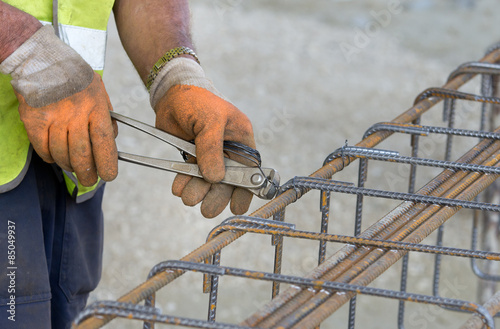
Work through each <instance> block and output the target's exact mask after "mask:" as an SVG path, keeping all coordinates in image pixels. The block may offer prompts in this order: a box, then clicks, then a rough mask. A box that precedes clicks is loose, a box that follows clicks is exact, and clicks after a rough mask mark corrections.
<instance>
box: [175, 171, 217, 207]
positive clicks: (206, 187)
mask: <svg viewBox="0 0 500 329" xmlns="http://www.w3.org/2000/svg"><path fill="white" fill-rule="evenodd" d="M210 185H211V184H210V183H208V182H207V181H205V180H203V179H201V178H198V177H193V179H191V180H190V181H189V183H188V184H187V185H186V187H184V190H183V191H182V196H181V198H182V202H183V203H184V204H185V205H186V206H191V207H192V206H195V205H197V204H198V203H200V202H201V201H202V200H203V199H204V198H205V196H206V195H207V193H208V191H210Z"/></svg>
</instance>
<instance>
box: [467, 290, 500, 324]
mask: <svg viewBox="0 0 500 329" xmlns="http://www.w3.org/2000/svg"><path fill="white" fill-rule="evenodd" d="M483 307H484V308H485V309H486V310H487V311H488V313H490V315H491V316H494V315H495V314H497V313H498V312H500V291H498V292H497V293H496V294H494V295H493V296H492V297H491V298H490V299H489V300H488V301H487V302H486V303H485V304H484V305H483ZM483 326H484V322H483V320H482V319H481V318H480V317H478V316H475V315H474V316H472V317H471V318H469V319H468V320H467V322H465V323H464V325H463V326H461V327H460V329H482V328H483Z"/></svg>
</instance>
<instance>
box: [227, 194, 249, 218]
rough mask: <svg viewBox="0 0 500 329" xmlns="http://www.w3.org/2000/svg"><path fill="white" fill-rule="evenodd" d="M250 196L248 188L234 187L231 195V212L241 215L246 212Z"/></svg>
mask: <svg viewBox="0 0 500 329" xmlns="http://www.w3.org/2000/svg"><path fill="white" fill-rule="evenodd" d="M252 197H253V194H252V193H251V192H250V191H248V190H245V189H242V188H236V189H234V192H233V195H232V197H231V206H230V209H231V212H232V213H233V214H235V215H243V214H244V213H246V212H247V211H248V208H250V203H251V202H252Z"/></svg>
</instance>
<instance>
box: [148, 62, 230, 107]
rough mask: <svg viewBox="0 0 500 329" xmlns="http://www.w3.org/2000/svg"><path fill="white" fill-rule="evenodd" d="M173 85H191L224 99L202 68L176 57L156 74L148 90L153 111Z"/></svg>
mask: <svg viewBox="0 0 500 329" xmlns="http://www.w3.org/2000/svg"><path fill="white" fill-rule="evenodd" d="M175 85H191V86H196V87H201V88H204V89H206V90H208V91H210V92H211V93H213V94H215V95H216V96H218V97H220V98H222V99H224V100H226V99H225V97H224V96H223V95H222V94H221V93H220V92H219V91H218V90H217V89H216V88H215V86H214V85H213V83H212V81H210V79H208V78H207V77H206V75H205V72H204V71H203V69H202V67H201V66H200V65H199V64H198V63H196V62H195V61H193V60H192V59H190V58H184V57H177V58H174V59H172V60H170V61H169V62H168V63H166V65H165V66H164V67H163V68H162V69H161V70H160V71H159V72H158V75H157V76H156V78H155V80H154V82H153V84H152V85H151V88H150V90H149V100H150V102H151V106H152V107H153V109H155V107H156V105H157V104H158V102H159V101H160V99H161V98H162V97H163V96H164V95H165V94H166V93H167V91H168V90H169V89H170V88H171V87H173V86H175Z"/></svg>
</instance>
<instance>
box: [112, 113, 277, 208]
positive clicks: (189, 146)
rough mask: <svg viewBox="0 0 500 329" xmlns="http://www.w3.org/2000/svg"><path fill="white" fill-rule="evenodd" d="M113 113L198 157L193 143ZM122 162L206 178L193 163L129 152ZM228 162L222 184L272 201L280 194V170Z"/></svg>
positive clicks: (118, 118) (128, 124)
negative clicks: (243, 189)
mask: <svg viewBox="0 0 500 329" xmlns="http://www.w3.org/2000/svg"><path fill="white" fill-rule="evenodd" d="M110 113H111V117H112V118H113V119H115V120H116V121H118V122H121V123H123V124H126V125H127V126H130V127H132V128H135V129H137V130H139V131H142V132H145V133H146V134H149V135H151V136H153V137H155V138H158V139H159V140H161V141H163V142H165V143H167V144H170V145H172V146H174V147H175V148H177V149H178V150H179V151H181V152H184V153H186V154H189V155H191V156H194V157H196V146H195V145H194V144H193V143H191V142H188V141H186V140H183V139H181V138H179V137H176V136H173V135H171V134H169V133H167V132H164V131H163V130H159V129H157V128H155V127H153V126H150V125H148V124H146V123H143V122H140V121H137V120H135V119H132V118H129V117H127V116H124V115H123V114H119V113H116V112H110ZM233 144H234V143H233ZM118 159H120V160H122V161H126V162H131V163H135V164H139V165H142V166H147V167H151V168H156V169H161V170H166V171H171V172H175V173H179V174H184V175H188V176H194V177H200V178H203V176H202V175H201V172H200V168H199V167H198V165H197V164H193V163H186V162H178V161H170V160H165V159H158V158H151V157H146V156H142V155H137V154H130V153H125V152H118ZM224 162H225V165H226V174H225V176H224V178H223V179H222V181H221V183H224V184H229V185H233V186H237V187H241V188H245V189H247V190H248V191H250V192H252V193H253V194H255V195H256V196H258V197H259V198H261V199H267V200H270V199H272V198H274V196H275V195H276V194H277V193H278V189H279V182H280V178H279V174H278V172H277V171H276V170H274V169H272V168H261V167H260V166H259V165H257V166H255V167H251V166H247V165H244V164H242V163H240V162H237V161H234V160H231V159H229V158H224Z"/></svg>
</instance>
